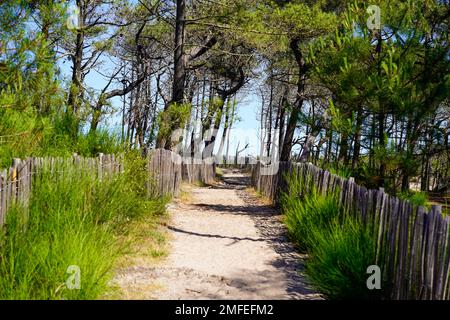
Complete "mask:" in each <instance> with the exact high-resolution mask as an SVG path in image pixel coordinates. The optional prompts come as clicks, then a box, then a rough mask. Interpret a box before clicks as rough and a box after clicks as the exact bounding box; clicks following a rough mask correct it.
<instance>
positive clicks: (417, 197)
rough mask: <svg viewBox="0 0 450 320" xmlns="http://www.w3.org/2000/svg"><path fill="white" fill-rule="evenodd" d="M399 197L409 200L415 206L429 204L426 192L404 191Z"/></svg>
mask: <svg viewBox="0 0 450 320" xmlns="http://www.w3.org/2000/svg"><path fill="white" fill-rule="evenodd" d="M398 197H399V198H400V199H403V200H408V201H409V202H411V204H412V205H414V206H426V205H427V204H428V196H427V194H426V193H425V192H414V191H410V192H402V193H400V194H398Z"/></svg>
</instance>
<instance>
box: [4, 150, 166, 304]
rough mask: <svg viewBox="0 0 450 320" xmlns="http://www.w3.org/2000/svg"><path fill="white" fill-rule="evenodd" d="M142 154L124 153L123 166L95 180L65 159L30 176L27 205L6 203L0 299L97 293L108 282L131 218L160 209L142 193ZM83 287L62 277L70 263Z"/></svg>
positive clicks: (88, 296)
mask: <svg viewBox="0 0 450 320" xmlns="http://www.w3.org/2000/svg"><path fill="white" fill-rule="evenodd" d="M145 172H146V171H145V166H144V162H143V161H140V160H139V159H138V157H137V156H135V155H133V156H128V157H127V160H126V171H125V172H124V173H123V174H122V175H119V176H116V177H114V178H111V179H103V181H99V180H98V179H97V178H96V177H95V176H93V175H91V174H90V173H89V172H87V171H83V174H80V171H79V170H74V169H73V167H72V166H70V165H66V166H62V167H61V168H58V170H57V171H54V172H51V171H50V170H43V172H42V174H41V176H39V177H38V178H35V179H34V183H33V195H32V199H31V202H30V205H29V209H28V210H25V209H23V208H20V207H15V208H11V210H9V212H8V215H7V224H6V228H5V229H4V232H3V234H2V235H1V236H0V275H1V276H0V299H95V298H98V297H99V296H101V295H102V294H104V293H105V292H106V291H107V290H109V286H108V281H109V280H110V278H111V276H112V273H111V270H112V268H113V265H114V262H115V261H116V258H118V257H119V256H120V255H121V254H122V252H123V250H125V249H126V243H124V242H123V241H118V239H119V238H120V237H121V235H123V234H126V233H127V227H128V224H129V223H130V221H132V220H133V219H136V218H138V217H141V216H143V215H155V217H156V216H157V215H158V214H160V213H161V212H163V211H164V207H165V200H166V199H160V200H158V199H147V198H146V190H145V188H144V187H143V186H145V184H144V183H142V182H143V181H142V179H145V178H146V173H145ZM72 265H75V266H78V267H79V268H80V271H81V283H80V285H81V287H80V289H78V290H70V289H69V288H68V287H67V286H66V284H65V282H66V280H67V279H68V278H69V276H70V274H69V273H67V270H68V267H69V266H72Z"/></svg>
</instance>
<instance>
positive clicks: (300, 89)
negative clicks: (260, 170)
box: [280, 38, 306, 161]
mask: <svg viewBox="0 0 450 320" xmlns="http://www.w3.org/2000/svg"><path fill="white" fill-rule="evenodd" d="M299 45H300V39H298V38H296V39H293V40H291V43H290V47H291V50H292V51H293V53H294V57H295V61H296V62H297V68H298V80H297V97H296V99H295V103H294V105H293V109H292V111H291V114H290V116H289V120H288V126H287V129H286V134H285V136H284V141H283V147H282V151H281V157H280V161H289V158H290V157H291V151H292V143H293V139H294V133H295V129H296V128H297V121H298V116H299V114H300V111H301V109H302V106H303V101H304V99H303V94H304V91H305V80H306V79H305V76H306V70H305V61H304V59H303V54H302V52H301V50H300V47H299Z"/></svg>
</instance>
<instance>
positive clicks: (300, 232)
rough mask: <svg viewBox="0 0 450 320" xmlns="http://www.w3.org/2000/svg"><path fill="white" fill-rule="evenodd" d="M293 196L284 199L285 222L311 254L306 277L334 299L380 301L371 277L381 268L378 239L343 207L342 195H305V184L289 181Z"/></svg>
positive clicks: (300, 180)
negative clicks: (369, 281) (369, 285)
mask: <svg viewBox="0 0 450 320" xmlns="http://www.w3.org/2000/svg"><path fill="white" fill-rule="evenodd" d="M288 183H289V191H288V192H287V193H285V194H283V195H282V197H281V207H282V209H283V212H284V221H285V223H286V226H287V228H288V231H289V234H290V235H291V237H292V239H293V240H294V241H295V243H297V244H298V245H299V247H300V249H301V250H303V251H305V252H307V253H308V254H309V259H308V260H307V262H306V274H307V276H308V277H309V278H310V279H311V281H312V284H313V286H314V287H315V288H317V289H318V290H319V291H320V292H322V293H323V294H325V295H326V296H327V297H328V298H331V299H355V298H358V299H376V298H380V297H382V296H383V295H384V291H381V290H373V291H372V290H369V289H368V288H367V286H366V281H367V278H368V277H369V275H368V274H367V273H366V271H367V268H368V267H369V266H370V265H374V264H375V260H376V259H375V258H376V257H375V245H376V243H375V240H374V238H373V237H372V235H371V234H370V232H369V231H368V230H370V228H365V227H364V226H363V224H362V223H361V222H360V221H359V219H358V218H357V217H356V215H354V214H353V213H352V212H346V210H344V208H343V207H342V206H340V205H339V200H338V199H339V198H338V197H337V195H336V194H330V195H322V194H319V193H318V192H317V191H316V190H315V189H314V188H312V190H311V191H310V192H308V193H305V192H304V191H303V192H302V190H304V189H305V188H304V187H305V185H307V183H305V181H303V180H302V179H300V178H299V177H296V176H292V177H288Z"/></svg>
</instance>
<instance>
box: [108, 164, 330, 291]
mask: <svg viewBox="0 0 450 320" xmlns="http://www.w3.org/2000/svg"><path fill="white" fill-rule="evenodd" d="M223 180H224V182H223V183H220V184H218V185H216V186H212V187H205V188H193V189H192V193H191V199H190V201H189V203H186V201H185V202H184V203H182V202H180V201H176V202H173V203H172V204H171V205H170V207H169V211H170V213H171V215H172V217H173V219H172V222H171V224H170V226H169V227H168V228H169V233H170V237H171V248H170V249H169V250H170V254H169V256H168V257H167V259H165V260H164V261H163V262H161V263H160V264H159V265H156V266H144V265H141V266H134V267H131V268H128V269H126V270H122V272H120V273H119V274H118V276H117V277H116V281H117V283H118V284H119V286H120V287H121V288H123V289H124V290H125V291H126V292H128V293H129V294H128V296H135V295H133V294H132V293H133V292H134V293H138V292H139V295H138V296H139V298H142V299H175V300H176V299H320V298H321V297H320V295H319V294H317V293H316V292H314V291H312V290H311V289H309V288H308V285H307V283H306V281H305V279H304V277H303V276H302V275H301V270H302V263H301V261H302V259H303V258H304V257H303V256H301V255H299V254H298V253H296V251H295V249H294V247H293V246H292V245H291V244H290V243H289V241H288V240H287V238H286V234H285V230H284V228H283V225H282V224H281V222H280V216H279V215H278V213H277V212H276V211H275V210H274V209H272V208H271V207H270V206H267V205H264V204H262V203H261V202H260V201H258V200H257V199H256V198H255V197H253V196H251V195H249V194H248V193H247V192H246V191H245V190H244V189H245V187H246V185H247V182H248V177H246V176H245V175H243V174H241V173H240V172H239V171H232V170H226V171H225V173H224V179H223Z"/></svg>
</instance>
